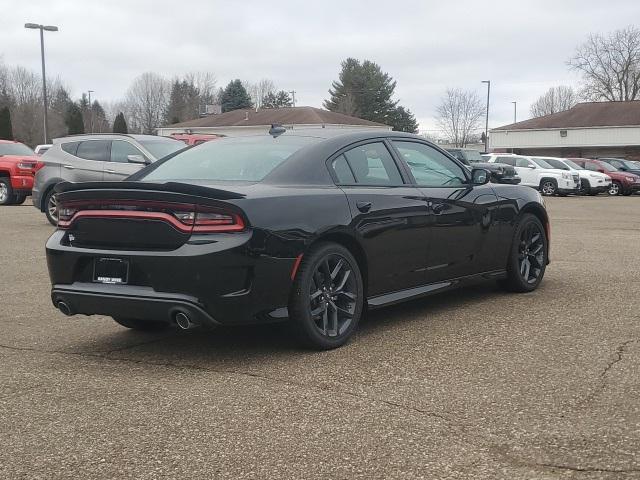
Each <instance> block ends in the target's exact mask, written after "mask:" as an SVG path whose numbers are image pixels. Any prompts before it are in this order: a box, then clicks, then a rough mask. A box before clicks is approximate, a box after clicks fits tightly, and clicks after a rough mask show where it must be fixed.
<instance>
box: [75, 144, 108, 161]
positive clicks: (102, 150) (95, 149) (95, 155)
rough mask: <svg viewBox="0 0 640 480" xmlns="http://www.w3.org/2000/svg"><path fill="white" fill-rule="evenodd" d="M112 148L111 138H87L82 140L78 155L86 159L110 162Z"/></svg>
mask: <svg viewBox="0 0 640 480" xmlns="http://www.w3.org/2000/svg"><path fill="white" fill-rule="evenodd" d="M110 150H111V140H87V141H84V142H80V144H79V145H78V151H77V153H76V156H77V157H80V158H84V159H85V160H96V161H99V162H108V161H109V158H110Z"/></svg>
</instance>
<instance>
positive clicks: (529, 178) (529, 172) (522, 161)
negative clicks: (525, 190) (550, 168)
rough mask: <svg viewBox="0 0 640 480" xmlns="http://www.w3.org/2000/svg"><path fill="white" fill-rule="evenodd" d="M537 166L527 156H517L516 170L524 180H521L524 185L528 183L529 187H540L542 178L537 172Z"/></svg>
mask: <svg viewBox="0 0 640 480" xmlns="http://www.w3.org/2000/svg"><path fill="white" fill-rule="evenodd" d="M536 169H537V167H536V166H535V165H534V163H533V162H531V161H530V160H529V159H527V158H519V157H518V158H516V171H517V172H518V175H520V178H521V179H522V181H521V182H520V183H521V184H522V185H527V186H529V187H536V188H537V187H538V186H539V185H540V180H539V178H538V173H537V172H536Z"/></svg>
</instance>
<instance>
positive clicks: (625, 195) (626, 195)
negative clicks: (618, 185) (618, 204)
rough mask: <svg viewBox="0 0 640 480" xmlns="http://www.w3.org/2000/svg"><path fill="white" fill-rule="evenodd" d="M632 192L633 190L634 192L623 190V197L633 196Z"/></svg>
mask: <svg viewBox="0 0 640 480" xmlns="http://www.w3.org/2000/svg"><path fill="white" fill-rule="evenodd" d="M632 193H633V192H632V191H631V190H629V191H627V192H624V191H623V192H622V196H623V197H629V196H631V194H632Z"/></svg>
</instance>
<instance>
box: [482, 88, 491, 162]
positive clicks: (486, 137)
mask: <svg viewBox="0 0 640 480" xmlns="http://www.w3.org/2000/svg"><path fill="white" fill-rule="evenodd" d="M482 83H486V84H487V117H486V120H485V124H484V153H488V150H489V98H490V95H491V80H482Z"/></svg>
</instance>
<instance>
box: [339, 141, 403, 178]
mask: <svg viewBox="0 0 640 480" xmlns="http://www.w3.org/2000/svg"><path fill="white" fill-rule="evenodd" d="M343 155H344V157H345V158H346V160H347V163H348V164H349V167H350V168H351V171H352V172H353V176H354V177H355V180H356V183H358V184H362V185H400V184H402V176H401V175H400V171H399V170H398V167H397V166H396V163H395V162H394V161H393V157H392V156H391V154H390V153H389V150H387V147H385V145H384V143H382V142H374V143H367V144H365V145H360V146H358V147H355V148H352V149H351V150H349V151H347V152H345V153H344V154H343ZM336 173H337V172H336Z"/></svg>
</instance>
